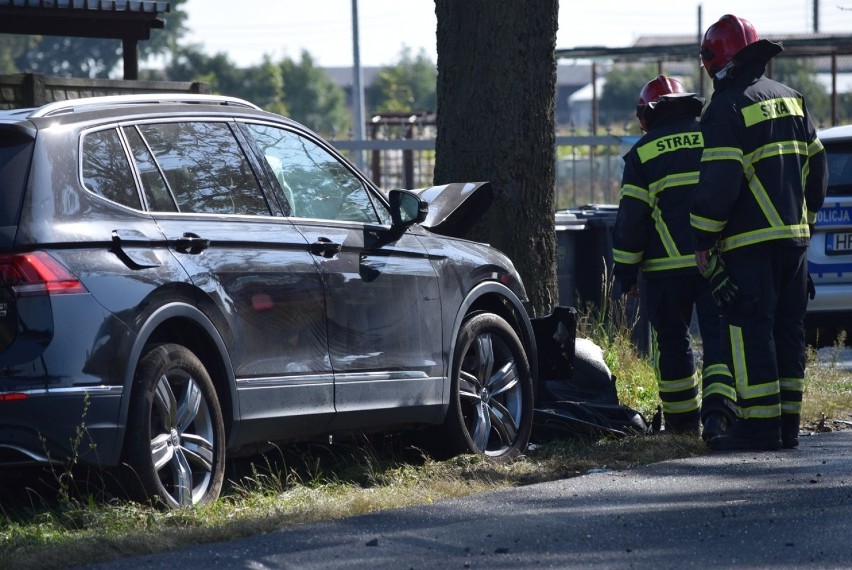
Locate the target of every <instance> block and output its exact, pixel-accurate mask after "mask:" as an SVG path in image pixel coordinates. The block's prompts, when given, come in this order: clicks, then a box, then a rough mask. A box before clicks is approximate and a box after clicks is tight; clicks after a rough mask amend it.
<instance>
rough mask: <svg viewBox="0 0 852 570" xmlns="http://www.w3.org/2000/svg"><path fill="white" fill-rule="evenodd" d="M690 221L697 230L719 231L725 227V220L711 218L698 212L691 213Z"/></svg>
mask: <svg viewBox="0 0 852 570" xmlns="http://www.w3.org/2000/svg"><path fill="white" fill-rule="evenodd" d="M689 223H690V225H691V226H692V227H693V228H695V229H696V230H702V231H705V232H712V233H719V232H721V231H722V230H723V229H725V222H724V221H721V220H711V219H710V218H703V217H701V216H699V215H696V214H689Z"/></svg>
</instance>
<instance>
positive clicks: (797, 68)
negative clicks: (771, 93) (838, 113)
mask: <svg viewBox="0 0 852 570" xmlns="http://www.w3.org/2000/svg"><path fill="white" fill-rule="evenodd" d="M811 61H812V60H808V59H803V58H792V57H776V58H775V59H773V60H772V77H773V78H774V79H776V80H777V81H780V82H781V83H784V84H786V85H789V86H790V87H792V88H793V89H795V90H796V91H798V92H799V93H801V94H802V95H804V97H805V101H806V102H807V105H808V112H809V113H810V114H811V117H812V118H813V120H814V121H815V122H816V123H817V124H818V126H819V125H824V126H828V125H830V124H831V99H830V97H829V95H828V91H827V90H826V88H825V87H824V86H823V84H822V83H820V82H819V81H818V80H817V77H816V72H815V71H814V69H813V67H812V65H811Z"/></svg>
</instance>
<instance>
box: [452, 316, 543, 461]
mask: <svg viewBox="0 0 852 570" xmlns="http://www.w3.org/2000/svg"><path fill="white" fill-rule="evenodd" d="M533 398H534V392H533V379H532V375H531V374H530V367H529V362H528V359H527V355H526V352H525V350H524V346H523V344H522V343H521V341H520V339H519V338H518V335H517V334H516V333H515V331H514V330H513V329H512V327H511V326H510V325H509V323H507V322H506V321H505V320H504V319H502V318H501V317H499V316H497V315H495V314H491V313H480V314H475V315H473V316H471V317H469V318H468V319H467V320H465V322H464V324H462V326H461V329H460V330H459V335H458V340H457V341H456V347H455V357H454V362H453V368H452V382H451V393H450V403H449V409H448V411H447V417H446V420H445V422H444V425H443V430H442V431H443V438H442V441H440V444H439V445H440V446H441V449H442V450H443V451H444V452H446V453H447V454H449V455H457V454H460V453H474V454H480V455H485V456H486V457H489V458H491V459H494V460H496V461H508V460H510V459H513V458H515V457H517V456H518V455H519V454H520V453H522V452H524V451H525V450H526V448H527V445H528V443H529V439H530V433H531V431H532V423H533Z"/></svg>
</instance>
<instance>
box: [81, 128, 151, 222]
mask: <svg viewBox="0 0 852 570" xmlns="http://www.w3.org/2000/svg"><path fill="white" fill-rule="evenodd" d="M82 174H83V185H84V186H85V187H86V188H87V189H88V190H89V191H91V192H94V193H95V194H97V195H98V196H102V197H104V198H106V199H107V200H111V201H113V202H116V203H118V204H121V205H123V206H127V207H128V208H135V209H137V210H141V209H142V201H141V199H140V198H139V192H138V191H137V189H136V182H135V180H134V179H133V170H131V168H130V163H129V162H128V161H127V154H126V153H125V152H124V147H123V146H122V144H121V139H120V138H119V136H118V131H117V130H115V129H107V130H103V131H97V132H94V133H88V134H87V135H85V137H84V138H83V173H82Z"/></svg>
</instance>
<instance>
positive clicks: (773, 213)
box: [690, 14, 827, 450]
mask: <svg viewBox="0 0 852 570" xmlns="http://www.w3.org/2000/svg"><path fill="white" fill-rule="evenodd" d="M781 51H782V47H781V45H780V44H777V43H773V42H770V41H768V40H765V39H760V38H758V35H757V31H756V30H755V29H754V27H753V26H752V25H751V23H749V22H748V21H747V20H744V19H743V18H739V17H737V16H733V15H730V14H729V15H725V16H722V17H721V18H720V19H719V21H717V22H716V23H714V24H713V25H711V26H710V27H709V28H708V29H707V31H706V33H705V34H704V38H703V41H702V43H701V61H702V64H703V66H704V69H705V70H706V72H707V74H708V75H709V76H710V77H711V78H712V80H713V88H714V92H713V96H712V98H711V101H710V103H709V105H708V106H707V109H706V110H705V111H704V115H703V116H702V118H701V132H702V135H703V136H704V151H703V154H702V157H701V168H700V179H699V183H698V187H697V188H696V192H695V197H694V201H693V205H692V209H691V212H690V223H691V225H692V229H693V234H694V240H695V249H696V251H695V258H696V263H697V265H698V268H699V270H701V271H702V273H704V274H705V276H706V277H708V278H709V279H710V280H711V283H712V287H713V289H714V290H716V291H717V297H718V299H719V302H720V304H721V305H722V308H723V312H722V337H723V347H724V349H725V357H726V362H727V364H728V366H729V368H730V370H731V372H732V373H733V376H734V380H735V387H736V392H737V405H738V416H739V418H738V420H737V421H736V422H735V423H734V425H733V426H732V427H731V428H730V429H729V430H728V431H727V432H726V433H725V434H722V435H719V436H717V437H715V438H713V439H711V440H710V441H709V442H708V445H709V447H710V448H711V449H756V450H773V449H778V448H780V447H782V446H783V447H784V448H794V447H796V446H797V445H798V443H799V440H798V434H799V414H800V412H801V407H802V392H803V389H804V377H805V375H804V370H805V340H804V317H805V311H806V309H807V301H808V280H809V278H808V273H807V260H806V253H807V246H808V243H809V241H810V237H809V236H810V228H809V226H810V225H812V224H813V223H814V222H815V221H816V214H817V211H818V210H819V208H820V207H821V206H822V203H823V200H824V198H825V192H826V185H827V166H826V158H825V151H824V150H823V147H822V144H821V143H820V141H819V139H818V138H817V134H816V131H815V129H814V125H813V124H812V122H811V119H810V117H809V115H808V110H807V106H806V104H805V100H804V97H802V95H801V93H798V92H797V91H795V90H793V89H791V88H790V87H787V86H786V85H783V84H781V83H778V82H776V81H773V80H772V79H769V78H767V77H765V76H764V73H765V68H766V65H767V63H768V62H769V61H770V59H771V58H772V57H774V56H776V55H777V54H779V53H780V52H781Z"/></svg>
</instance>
